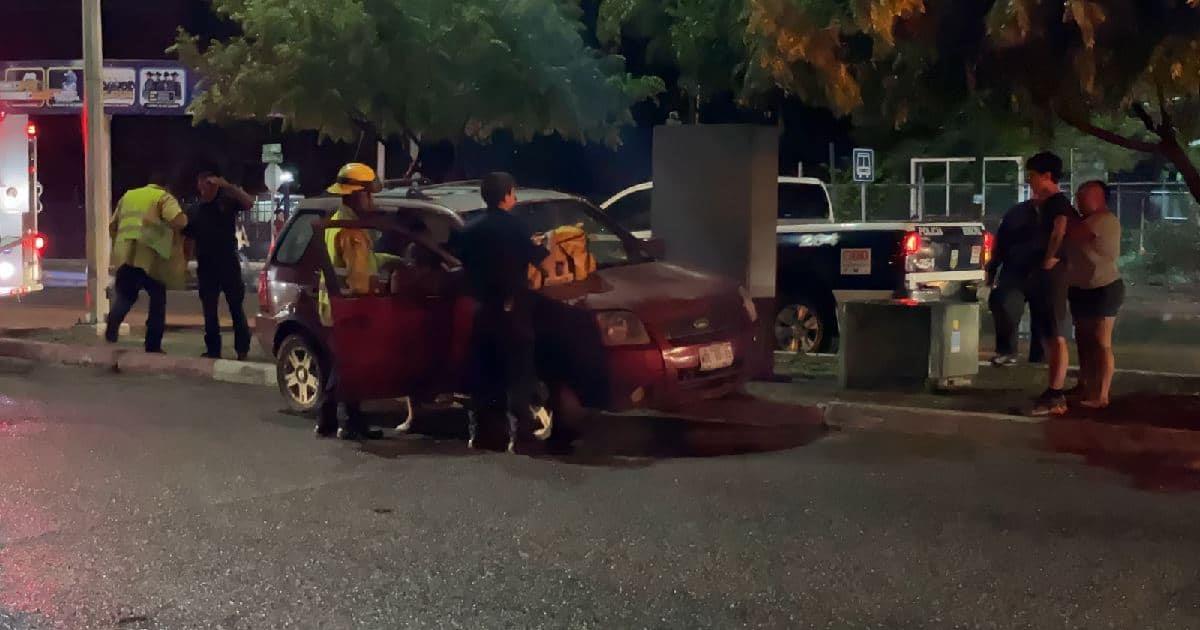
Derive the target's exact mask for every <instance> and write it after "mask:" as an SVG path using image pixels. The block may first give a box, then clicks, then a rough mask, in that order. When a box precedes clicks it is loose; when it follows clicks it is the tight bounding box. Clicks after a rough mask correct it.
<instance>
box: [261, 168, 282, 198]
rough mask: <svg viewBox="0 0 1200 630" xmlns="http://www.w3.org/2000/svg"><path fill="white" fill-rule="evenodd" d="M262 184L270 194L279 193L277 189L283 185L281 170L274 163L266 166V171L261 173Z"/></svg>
mask: <svg viewBox="0 0 1200 630" xmlns="http://www.w3.org/2000/svg"><path fill="white" fill-rule="evenodd" d="M263 183H265V184H266V185H267V188H268V189H269V190H270V191H271V194H275V193H277V192H279V187H280V186H282V185H283V184H284V181H283V168H282V167H281V166H279V164H277V163H275V162H272V163H270V164H268V165H267V170H266V171H264V172H263Z"/></svg>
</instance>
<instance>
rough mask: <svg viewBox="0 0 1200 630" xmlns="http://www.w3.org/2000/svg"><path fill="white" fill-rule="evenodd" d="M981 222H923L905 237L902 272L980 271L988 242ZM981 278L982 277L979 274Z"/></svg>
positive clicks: (984, 262)
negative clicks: (903, 269)
mask: <svg viewBox="0 0 1200 630" xmlns="http://www.w3.org/2000/svg"><path fill="white" fill-rule="evenodd" d="M985 240H986V237H985V232H984V229H983V225H982V224H976V225H971V224H961V223H947V224H922V225H918V226H916V229H915V230H914V231H913V232H911V233H909V235H908V236H907V237H906V238H905V243H904V248H905V271H906V272H907V273H910V274H913V273H918V274H925V273H938V272H962V271H975V272H982V270H983V267H984V265H985V264H986V262H987V260H986V256H987V243H986V242H985ZM981 277H982V276H981Z"/></svg>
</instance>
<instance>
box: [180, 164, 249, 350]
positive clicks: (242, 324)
mask: <svg viewBox="0 0 1200 630" xmlns="http://www.w3.org/2000/svg"><path fill="white" fill-rule="evenodd" d="M196 188H197V190H198V192H199V193H200V198H199V199H198V200H197V201H196V203H194V204H192V206H191V207H190V208H189V209H188V226H187V229H186V231H185V232H184V234H186V235H187V236H188V237H190V238H191V239H192V241H193V242H194V243H195V248H196V279H197V281H198V283H199V285H200V303H201V305H202V306H203V308H204V346H205V349H206V350H205V352H204V355H203V356H205V357H208V358H210V359H219V358H221V319H220V316H219V315H218V314H217V307H218V306H219V305H220V300H221V294H222V293H224V294H225V301H226V303H228V305H229V317H230V319H232V320H233V344H234V350H236V351H237V358H238V360H239V361H244V360H245V359H246V355H247V354H248V353H249V352H250V326H249V324H247V323H246V312H245V311H244V310H243V309H242V301H243V300H245V298H246V283H245V281H243V280H242V261H241V259H240V258H239V257H238V241H237V218H238V215H239V214H241V213H242V212H243V211H246V210H249V209H250V208H251V207H253V206H254V198H253V197H251V196H250V195H249V194H248V193H247V192H246V191H244V190H242V189H241V188H238V187H237V186H234V185H233V184H230V183H229V182H228V181H225V178H223V177H221V175H220V173H218V171H217V169H216V168H215V167H212V166H205V167H203V168H201V169H200V170H199V172H197V174H196Z"/></svg>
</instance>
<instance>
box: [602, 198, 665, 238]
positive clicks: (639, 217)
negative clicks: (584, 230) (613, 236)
mask: <svg viewBox="0 0 1200 630" xmlns="http://www.w3.org/2000/svg"><path fill="white" fill-rule="evenodd" d="M653 192H654V190H653V189H652V188H651V189H646V190H637V191H634V192H631V193H629V194H628V195H625V196H624V197H621V198H620V199H618V200H617V201H615V202H613V204H612V205H611V206H609V207H608V209H607V210H606V211H605V212H607V213H608V216H610V217H612V218H613V220H614V221H616V222H617V223H619V224H620V225H621V227H624V228H625V229H626V230H629V231H631V232H638V231H644V230H649V229H650V202H651V199H652V194H653Z"/></svg>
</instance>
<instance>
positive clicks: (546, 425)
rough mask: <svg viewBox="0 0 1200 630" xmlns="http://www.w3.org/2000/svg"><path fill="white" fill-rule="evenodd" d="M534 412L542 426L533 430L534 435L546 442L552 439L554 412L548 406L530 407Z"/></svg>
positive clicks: (534, 416)
mask: <svg viewBox="0 0 1200 630" xmlns="http://www.w3.org/2000/svg"><path fill="white" fill-rule="evenodd" d="M530 411H532V412H533V418H534V419H535V420H537V421H538V424H540V425H541V428H539V429H537V430H536V431H534V432H533V437H535V438H537V439H539V440H541V441H543V442H545V441H546V440H549V439H550V433H551V432H552V431H554V414H553V413H551V412H550V410H549V409H547V408H546V407H530Z"/></svg>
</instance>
